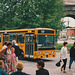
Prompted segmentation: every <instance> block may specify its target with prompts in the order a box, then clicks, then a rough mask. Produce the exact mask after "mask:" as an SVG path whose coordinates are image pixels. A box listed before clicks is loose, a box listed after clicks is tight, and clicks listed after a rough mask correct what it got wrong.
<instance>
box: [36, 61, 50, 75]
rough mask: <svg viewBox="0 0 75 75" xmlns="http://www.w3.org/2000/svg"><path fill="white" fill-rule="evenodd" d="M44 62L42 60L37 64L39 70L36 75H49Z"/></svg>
mask: <svg viewBox="0 0 75 75" xmlns="http://www.w3.org/2000/svg"><path fill="white" fill-rule="evenodd" d="M44 66H45V64H44V62H43V61H42V60H40V61H38V62H37V68H38V70H36V75H49V72H48V70H46V69H44Z"/></svg>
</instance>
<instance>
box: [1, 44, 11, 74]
mask: <svg viewBox="0 0 75 75" xmlns="http://www.w3.org/2000/svg"><path fill="white" fill-rule="evenodd" d="M11 46H12V44H11V43H8V44H7V48H6V49H3V50H2V51H1V52H0V54H1V55H2V56H4V58H5V60H4V64H5V67H4V70H5V71H6V72H7V73H9V72H10V71H11V50H10V48H11Z"/></svg>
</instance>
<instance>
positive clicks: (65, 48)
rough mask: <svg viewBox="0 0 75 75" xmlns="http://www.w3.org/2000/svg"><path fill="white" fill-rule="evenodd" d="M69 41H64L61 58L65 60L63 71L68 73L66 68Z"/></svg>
mask: <svg viewBox="0 0 75 75" xmlns="http://www.w3.org/2000/svg"><path fill="white" fill-rule="evenodd" d="M67 44H68V43H67V42H64V43H63V45H64V46H63V47H62V48H61V53H60V60H63V63H64V64H63V65H62V67H61V71H62V69H63V72H64V73H66V71H65V69H66V63H67V54H68V51H67V47H66V46H67Z"/></svg>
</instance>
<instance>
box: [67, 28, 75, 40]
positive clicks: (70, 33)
mask: <svg viewBox="0 0 75 75" xmlns="http://www.w3.org/2000/svg"><path fill="white" fill-rule="evenodd" d="M67 39H72V40H75V27H72V28H69V29H67Z"/></svg>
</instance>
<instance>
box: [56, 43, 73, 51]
mask: <svg viewBox="0 0 75 75" xmlns="http://www.w3.org/2000/svg"><path fill="white" fill-rule="evenodd" d="M72 46H73V44H68V46H67V48H68V51H69V50H70V48H71V47H72ZM62 47H63V44H57V45H56V49H57V50H59V51H60V50H61V48H62Z"/></svg>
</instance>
